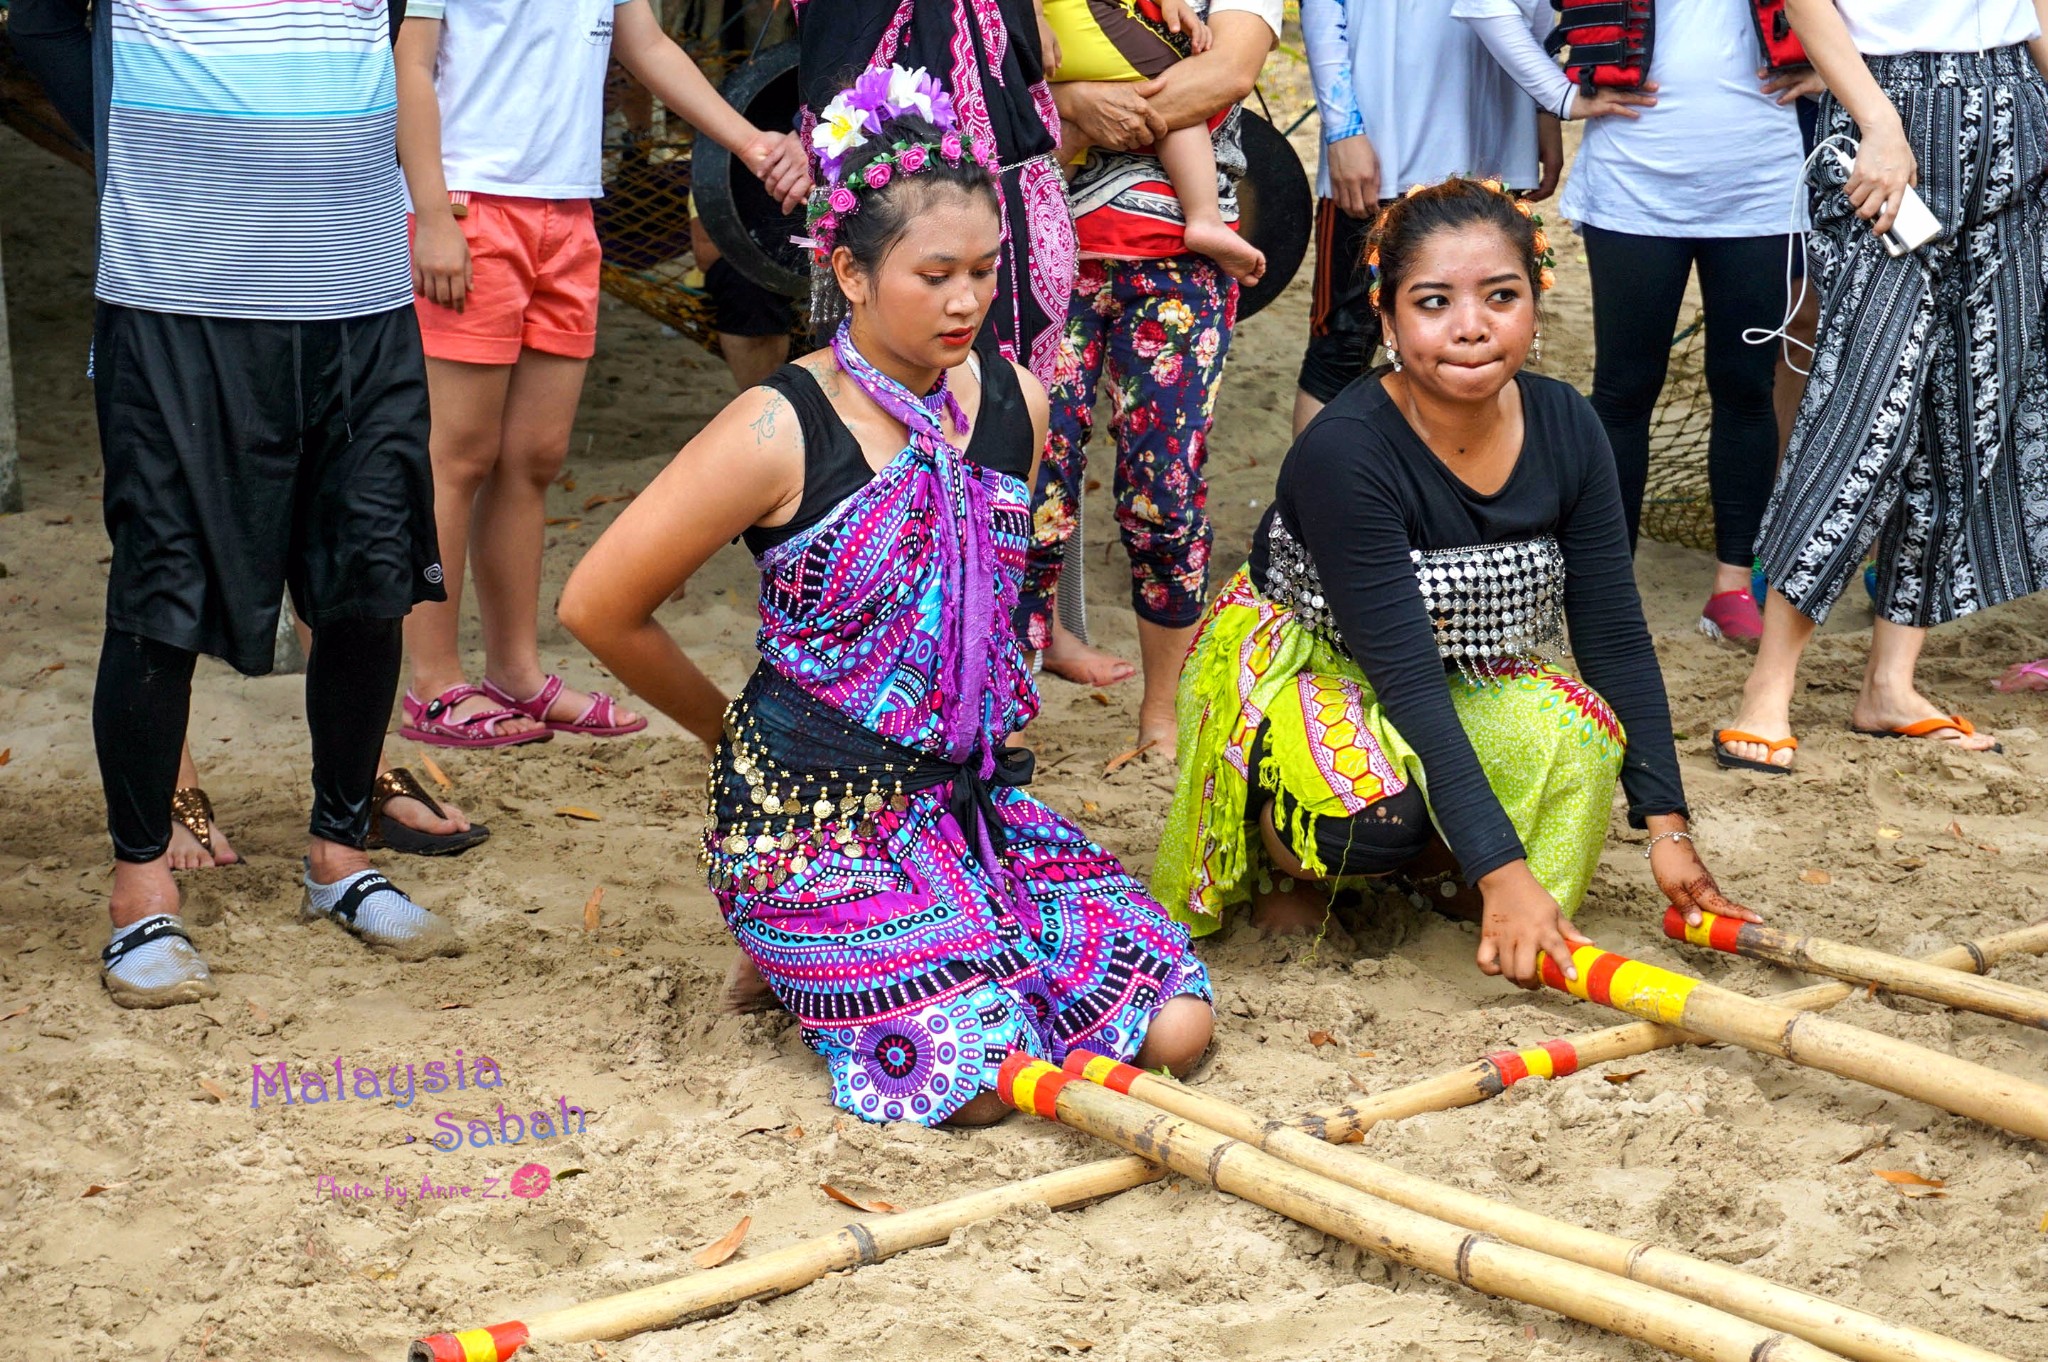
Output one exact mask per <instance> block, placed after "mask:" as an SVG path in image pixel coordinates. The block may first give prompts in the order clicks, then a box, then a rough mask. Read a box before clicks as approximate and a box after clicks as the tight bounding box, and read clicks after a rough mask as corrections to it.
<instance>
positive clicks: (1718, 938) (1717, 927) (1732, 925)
mask: <svg viewBox="0 0 2048 1362" xmlns="http://www.w3.org/2000/svg"><path fill="white" fill-rule="evenodd" d="M1747 925H1749V924H1747V923H1745V922H1744V921H1743V920H1742V919H1741V918H1734V917H1722V916H1721V915H1720V914H1719V913H1709V912H1704V911H1702V912H1701V913H1700V925H1699V926H1697V927H1692V926H1688V925H1687V924H1686V921H1685V914H1684V913H1683V912H1681V911H1680V910H1679V909H1677V908H1675V907H1674V908H1666V909H1665V910H1664V935H1666V936H1668V937H1670V938H1671V939H1672V940H1673V941H1684V942H1689V943H1690V944H1692V945H1695V946H1711V947H1713V948H1714V949H1715V950H1717V951H1727V952H1728V953H1729V954H1730V955H1733V954H1735V948H1736V946H1737V944H1738V943H1739V942H1740V941H1741V940H1742V929H1743V928H1744V927H1746V926H1747Z"/></svg>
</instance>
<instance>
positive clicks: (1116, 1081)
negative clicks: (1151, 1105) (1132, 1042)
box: [1062, 1050, 1145, 1093]
mask: <svg viewBox="0 0 2048 1362" xmlns="http://www.w3.org/2000/svg"><path fill="white" fill-rule="evenodd" d="M1062 1067H1064V1068H1065V1069H1066V1071H1067V1072H1068V1073H1069V1074H1071V1075H1073V1076H1074V1077H1075V1078H1082V1079H1086V1080H1087V1081H1088V1082H1090V1083H1095V1084H1099V1085H1100V1086H1102V1087H1105V1088H1108V1089H1109V1090H1110V1091H1111V1092H1124V1093H1127V1092H1129V1091H1130V1090H1131V1084H1133V1083H1135V1082H1137V1081H1138V1080H1139V1079H1141V1078H1143V1077H1144V1076H1145V1071H1144V1070H1143V1069H1138V1068H1133V1067H1132V1066H1131V1065H1129V1064H1125V1063H1122V1062H1120V1061H1118V1060H1114V1059H1110V1058H1109V1057H1108V1056H1106V1055H1098V1054H1096V1053H1095V1052H1094V1051H1092V1050H1073V1051H1069V1052H1068V1054H1067V1062H1066V1064H1065V1065H1064V1066H1062Z"/></svg>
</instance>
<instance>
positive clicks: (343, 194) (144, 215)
mask: <svg viewBox="0 0 2048 1362" xmlns="http://www.w3.org/2000/svg"><path fill="white" fill-rule="evenodd" d="M100 13H101V14H102V15H103V16H104V17H105V19H106V20H107V24H106V28H107V30H108V31H107V32H106V33H105V34H104V35H103V36H102V41H103V42H107V41H108V40H109V39H110V47H111V67H112V70H111V75H112V79H111V80H110V81H108V83H107V88H106V90H105V93H104V94H103V96H102V98H103V101H104V102H103V111H104V112H103V122H102V124H101V126H102V129H103V132H102V147H103V152H102V158H103V159H102V162H101V167H100V260H99V282H98V285H97V288H96V292H97V293H98V295H99V297H100V298H101V299H103V300H104V301H106V302H109V303H118V304H121V305H123V306H126V307H135V308H143V309H146V310H148V311H152V312H176V313H186V314H191V315H196V316H206V317H247V318H266V319H286V320H301V321H310V320H317V319H323V318H334V317H356V316H364V315H368V314H370V313H375V312H385V311H389V310H391V309H393V308H399V307H405V306H408V305H409V304H410V303H411V302H412V265H411V260H410V256H409V249H408V246H407V242H406V230H405V212H406V194H405V182H404V180H403V178H402V177H401V175H400V173H399V168H398V156H397V128H398V85H397V75H396V71H395V68H394V67H393V65H392V59H391V41H390V38H391V27H390V19H389V17H388V16H387V14H386V11H385V0H103V3H102V6H101V10H100ZM107 56H108V48H107V47H102V49H101V65H100V70H101V71H102V72H103V73H104V72H106V71H107V70H108V66H107Z"/></svg>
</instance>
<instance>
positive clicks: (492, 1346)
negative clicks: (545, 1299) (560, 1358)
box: [411, 1320, 526, 1362]
mask: <svg viewBox="0 0 2048 1362" xmlns="http://www.w3.org/2000/svg"><path fill="white" fill-rule="evenodd" d="M525 1342H526V1326H525V1325H524V1324H521V1323H520V1322H519V1321H517V1320H513V1321H512V1322H511V1323H509V1324H490V1325H486V1326H484V1327H483V1328H481V1329H464V1330H462V1331H461V1332H460V1333H453V1334H430V1335H428V1336H427V1337H426V1338H423V1339H420V1340H419V1341H418V1342H417V1343H414V1344H413V1345H412V1354H411V1355H412V1356H413V1357H414V1358H418V1357H419V1356H420V1350H421V1349H422V1348H424V1349H426V1355H427V1356H428V1357H430V1358H432V1359H433V1362H505V1359H506V1358H508V1357H510V1356H512V1354H513V1353H516V1352H518V1351H519V1348H520V1345H522V1344H524V1343H525Z"/></svg>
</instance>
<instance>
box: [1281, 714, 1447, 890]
mask: <svg viewBox="0 0 2048 1362" xmlns="http://www.w3.org/2000/svg"><path fill="white" fill-rule="evenodd" d="M1271 740H1272V725H1271V724H1270V723H1262V724H1260V725H1259V731H1258V732H1257V733H1256V734H1255V735H1253V738H1252V752H1251V768H1252V770H1253V772H1255V773H1256V772H1258V771H1260V770H1262V769H1263V767H1264V765H1265V755H1266V745H1267V743H1269V742H1270V741H1271ZM1269 804H1270V805H1272V806H1273V830H1274V832H1276V833H1278V834H1279V837H1280V841H1281V843H1282V844H1283V845H1285V846H1286V847H1287V849H1288V850H1289V851H1292V852H1293V853H1294V858H1295V859H1296V860H1298V861H1302V862H1306V861H1307V860H1308V856H1307V855H1306V852H1307V851H1308V848H1307V847H1304V846H1301V845H1300V844H1299V843H1298V842H1296V841H1295V839H1294V833H1293V831H1292V826H1291V825H1292V823H1293V821H1294V818H1293V815H1294V799H1293V796H1291V795H1289V794H1288V793H1287V791H1285V790H1277V789H1268V788H1267V787H1266V785H1265V783H1264V782H1263V781H1262V780H1258V779H1256V778H1255V779H1254V780H1253V782H1252V792H1251V800H1250V802H1249V804H1248V806H1247V808H1246V810H1245V812H1246V814H1247V816H1248V817H1249V818H1250V820H1251V821H1252V822H1254V823H1256V822H1257V821H1258V820H1259V816H1260V815H1261V814H1262V813H1264V812H1265V810H1266V806H1267V805H1269ZM1435 833H1436V828H1435V826H1434V825H1433V824H1432V823H1431V822H1430V818H1429V805H1428V804H1427V803H1426V802H1424V800H1423V798H1422V791H1421V790H1420V789H1419V788H1417V787H1416V786H1415V785H1414V784H1412V783H1411V784H1409V785H1408V786H1407V787H1406V788H1404V789H1403V790H1402V791H1401V792H1400V793H1399V794H1395V795H1388V796H1387V797H1386V798H1384V799H1378V800H1375V801H1373V802H1372V803H1371V804H1369V805H1367V806H1366V807H1365V808H1364V809H1361V810H1360V811H1359V812H1357V813H1354V814H1352V815H1350V816H1349V817H1345V818H1334V817H1333V818H1318V819H1317V820H1316V824H1315V851H1316V854H1317V857H1318V858H1319V859H1320V860H1321V862H1322V864H1323V866H1324V868H1325V869H1326V871H1327V872H1328V874H1329V877H1330V878H1331V879H1340V878H1345V877H1350V876H1370V875H1391V874H1393V873H1394V872H1395V871H1396V870H1399V869H1400V868H1401V867H1402V866H1404V865H1406V864H1408V862H1410V861H1412V860H1414V859H1415V858H1416V857H1417V856H1420V855H1421V854H1422V853H1423V851H1424V850H1425V849H1427V847H1428V846H1429V839H1430V838H1431V837H1433V836H1434V835H1435Z"/></svg>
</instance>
